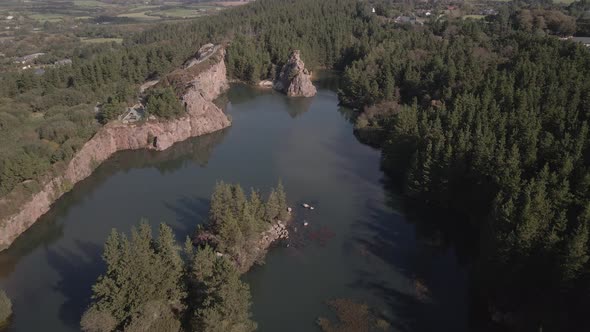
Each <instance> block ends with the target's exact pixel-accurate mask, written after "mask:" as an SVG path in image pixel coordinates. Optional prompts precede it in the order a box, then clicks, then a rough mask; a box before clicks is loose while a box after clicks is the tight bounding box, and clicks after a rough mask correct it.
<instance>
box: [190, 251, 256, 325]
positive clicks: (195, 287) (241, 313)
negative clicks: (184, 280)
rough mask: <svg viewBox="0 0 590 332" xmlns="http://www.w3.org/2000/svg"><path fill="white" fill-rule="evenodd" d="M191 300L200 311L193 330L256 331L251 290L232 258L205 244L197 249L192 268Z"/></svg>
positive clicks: (195, 313) (196, 312)
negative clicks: (242, 278) (218, 255)
mask: <svg viewBox="0 0 590 332" xmlns="http://www.w3.org/2000/svg"><path fill="white" fill-rule="evenodd" d="M188 279H189V281H190V285H191V286H190V289H191V290H192V292H191V293H190V294H191V295H190V299H189V301H190V302H191V303H192V304H193V307H194V308H196V310H193V312H192V313H191V314H190V315H191V317H190V320H191V326H192V328H193V331H202V332H225V331H240V332H249V331H254V330H256V323H255V322H254V321H252V320H251V316H252V314H251V313H250V305H251V302H250V297H251V296H250V289H249V287H248V285H247V284H246V283H244V282H243V281H241V280H240V273H239V272H238V270H237V269H236V267H235V265H234V264H232V263H231V262H230V261H229V259H226V258H223V257H217V255H216V254H215V252H214V251H213V249H212V248H211V247H209V246H205V247H203V248H200V249H199V250H197V251H196V253H195V254H194V255H193V257H192V259H191V264H190V267H189V269H188Z"/></svg>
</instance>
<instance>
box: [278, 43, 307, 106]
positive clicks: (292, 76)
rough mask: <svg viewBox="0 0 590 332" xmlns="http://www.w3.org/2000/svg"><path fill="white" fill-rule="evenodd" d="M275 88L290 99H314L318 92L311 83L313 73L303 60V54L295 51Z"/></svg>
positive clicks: (284, 67) (282, 70)
mask: <svg viewBox="0 0 590 332" xmlns="http://www.w3.org/2000/svg"><path fill="white" fill-rule="evenodd" d="M274 88H275V89H276V90H278V91H281V92H284V93H285V94H287V96H289V97H312V96H315V94H316V93H317V90H316V88H315V86H313V83H311V73H310V72H309V70H307V68H305V64H304V63H303V61H302V60H301V52H300V51H299V50H294V51H293V52H291V55H290V56H289V60H287V63H285V65H284V66H283V68H282V69H281V73H280V74H279V77H278V78H277V79H276V80H275V83H274Z"/></svg>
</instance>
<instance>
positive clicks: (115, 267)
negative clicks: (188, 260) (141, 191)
mask: <svg viewBox="0 0 590 332" xmlns="http://www.w3.org/2000/svg"><path fill="white" fill-rule="evenodd" d="M103 259H104V261H105V262H106V265H107V271H106V274H104V275H102V276H100V277H99V278H98V281H97V282H96V284H95V285H94V286H93V287H92V290H93V296H92V298H93V300H94V302H93V304H92V305H91V306H90V308H89V309H88V310H87V311H86V313H85V314H84V317H83V318H82V329H83V330H84V331H105V330H109V329H110V330H112V329H114V328H123V329H125V330H126V331H127V330H149V329H150V326H153V327H154V328H155V326H162V324H165V325H171V324H172V323H171V322H170V321H175V320H177V318H176V317H174V315H173V314H172V312H173V311H174V312H178V311H181V310H182V309H183V307H184V298H185V297H186V290H185V285H184V283H183V278H182V275H183V270H184V264H183V260H182V258H181V256H180V251H179V248H178V245H177V243H176V241H175V240H174V236H173V233H172V230H171V229H170V227H169V226H167V225H165V224H161V225H160V229H159V237H158V239H154V238H153V237H152V231H151V228H150V226H149V225H148V224H147V222H146V221H142V222H141V223H140V225H139V227H137V228H136V227H133V228H132V230H131V239H128V238H127V236H126V235H125V234H120V233H118V232H117V231H116V230H113V231H112V232H111V235H110V236H109V237H108V239H107V241H106V243H105V250H104V254H103ZM154 311H157V312H158V315H157V316H156V317H158V318H157V319H152V322H151V324H146V322H145V319H144V317H147V316H150V313H153V312H154ZM151 316H154V315H151ZM148 325H149V326H148ZM179 326H180V325H179ZM134 327H135V328H134ZM139 327H141V328H139Z"/></svg>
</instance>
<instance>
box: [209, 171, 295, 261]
mask: <svg viewBox="0 0 590 332" xmlns="http://www.w3.org/2000/svg"><path fill="white" fill-rule="evenodd" d="M287 218H288V212H287V195H286V194H285V191H284V188H283V185H282V183H280V182H279V184H278V186H277V189H271V190H270V194H269V196H268V199H267V201H266V202H263V201H262V200H261V198H260V194H259V193H258V192H257V191H255V190H252V191H251V193H250V196H249V197H247V196H246V194H245V193H244V190H243V189H242V187H241V186H240V185H233V184H226V183H224V182H219V183H217V184H216V186H215V191H214V192H213V195H212V196H211V209H210V211H209V222H208V224H207V225H206V227H205V228H206V229H201V230H200V232H201V233H205V232H206V233H212V234H215V235H216V241H215V243H214V245H215V248H216V250H217V251H221V252H226V253H229V254H230V255H232V256H236V257H238V256H242V257H244V256H248V254H249V253H250V252H251V251H252V250H251V248H252V246H253V245H255V243H256V241H258V240H259V235H260V233H261V232H263V231H265V230H267V229H268V227H269V225H270V223H273V222H276V221H278V220H283V221H285V220H286V219H287ZM246 260H249V259H246Z"/></svg>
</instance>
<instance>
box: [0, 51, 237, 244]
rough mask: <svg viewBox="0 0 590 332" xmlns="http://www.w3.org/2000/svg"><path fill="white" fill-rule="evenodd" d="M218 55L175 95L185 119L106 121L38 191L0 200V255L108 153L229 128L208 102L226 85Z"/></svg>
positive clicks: (167, 144)
mask: <svg viewBox="0 0 590 332" xmlns="http://www.w3.org/2000/svg"><path fill="white" fill-rule="evenodd" d="M220 53H221V56H220V57H219V59H218V61H217V62H216V63H212V64H211V65H210V66H209V67H208V68H206V69H204V70H202V71H200V72H199V73H198V74H197V75H196V76H194V77H191V78H190V82H188V83H190V84H187V86H186V90H185V91H184V93H183V94H182V97H181V99H182V100H181V102H183V103H184V104H185V106H186V110H187V115H185V116H182V117H179V118H176V119H172V120H169V121H145V122H142V123H138V124H136V123H134V124H121V123H117V122H111V123H108V124H107V125H105V126H104V127H102V128H100V129H99V130H98V131H97V132H96V134H95V135H94V136H93V137H92V138H91V139H90V140H88V141H87V142H86V143H85V144H84V145H83V146H82V148H81V149H80V150H79V151H78V152H77V153H76V154H75V155H74V157H73V158H72V159H71V160H70V161H69V162H68V163H67V166H66V167H65V169H64V170H63V171H62V172H59V174H54V175H53V176H51V177H50V176H46V179H45V181H43V182H42V183H41V184H39V188H38V190H35V191H34V192H33V193H32V194H30V195H27V197H26V198H22V196H23V193H22V190H23V188H22V187H21V188H16V189H14V190H13V191H11V192H10V193H8V194H7V195H6V196H5V197H3V198H2V199H1V200H0V208H2V209H6V210H10V211H14V212H9V213H8V214H7V215H6V216H2V217H1V218H0V252H1V251H3V250H6V249H8V248H9V247H10V245H11V244H12V243H13V242H14V241H15V240H16V239H17V238H18V237H19V236H20V235H21V234H22V233H24V232H25V231H26V230H27V229H29V228H30V227H31V226H32V225H33V224H35V222H36V221H37V220H38V219H39V218H40V217H41V216H43V215H44V214H45V213H47V212H48V211H49V210H50V209H51V207H52V205H53V203H55V202H56V201H57V200H58V199H59V198H61V196H62V195H64V194H65V193H67V192H69V191H70V190H71V189H72V188H73V187H74V185H75V184H76V183H78V182H80V181H82V180H84V179H86V178H87V177H89V176H90V175H91V174H92V173H93V172H94V170H95V169H96V168H97V167H98V166H99V165H100V164H102V163H103V162H104V161H106V160H107V159H108V158H110V157H111V156H112V155H113V154H114V153H116V152H119V151H124V150H137V149H151V150H156V151H162V150H166V149H168V148H169V147H170V146H172V145H173V144H174V143H177V142H181V141H184V140H186V139H188V138H191V137H197V136H202V135H205V134H210V133H212V132H215V131H218V130H221V129H224V128H227V127H229V126H231V120H230V119H229V118H228V117H227V115H226V114H225V113H224V112H223V111H222V110H221V109H220V108H219V107H218V106H216V105H215V104H214V100H215V99H217V98H218V97H219V96H220V95H221V94H222V93H224V92H225V91H226V90H227V89H228V87H229V86H228V83H227V73H226V67H225V62H224V60H223V59H224V57H223V54H224V50H223V49H221V50H220ZM154 138H156V139H154ZM49 177H50V178H49ZM6 210H5V211H6Z"/></svg>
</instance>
